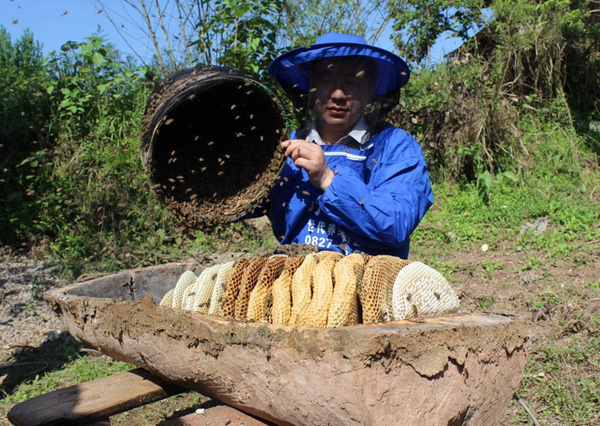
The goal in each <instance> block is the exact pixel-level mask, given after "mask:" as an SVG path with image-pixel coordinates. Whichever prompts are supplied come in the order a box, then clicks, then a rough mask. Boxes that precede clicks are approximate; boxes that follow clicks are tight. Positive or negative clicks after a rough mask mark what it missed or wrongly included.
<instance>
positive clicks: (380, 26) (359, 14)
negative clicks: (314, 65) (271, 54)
mask: <svg viewBox="0 0 600 426" xmlns="http://www.w3.org/2000/svg"><path fill="white" fill-rule="evenodd" d="M284 5H285V6H284V8H285V9H284V10H285V15H284V17H285V23H286V25H285V28H284V31H285V39H286V40H289V41H290V42H291V43H290V44H292V45H293V46H306V45H309V44H312V43H314V41H315V40H316V39H317V37H319V36H320V35H322V34H325V33H328V32H339V33H347V34H356V35H360V36H362V37H364V38H366V39H367V40H368V41H370V42H371V43H373V44H376V43H377V41H378V40H379V39H380V37H381V36H382V34H383V32H384V30H385V29H386V27H387V26H388V25H389V23H390V22H391V16H390V15H389V13H387V9H386V3H385V2H383V1H381V0H368V1H357V0H354V1H341V0H327V1H316V0H310V1H290V0H287V1H285V2H284Z"/></svg>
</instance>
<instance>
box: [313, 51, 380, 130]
mask: <svg viewBox="0 0 600 426" xmlns="http://www.w3.org/2000/svg"><path fill="white" fill-rule="evenodd" d="M313 72H314V74H313V82H314V88H313V89H312V90H314V96H315V113H316V115H317V129H318V130H319V133H321V134H323V133H325V134H327V133H329V132H332V133H334V134H341V135H342V136H343V135H345V134H347V133H348V132H349V131H350V130H352V128H353V127H354V126H355V125H356V123H357V122H358V120H359V119H360V117H362V115H363V113H364V111H365V107H366V105H367V103H368V102H370V100H371V97H372V92H373V85H372V82H371V76H370V75H369V72H368V71H367V69H366V68H365V61H364V60H361V59H355V58H343V59H339V58H338V59H324V60H321V61H319V62H318V63H317V64H316V65H315V68H314V71H313Z"/></svg>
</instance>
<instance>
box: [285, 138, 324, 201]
mask: <svg viewBox="0 0 600 426" xmlns="http://www.w3.org/2000/svg"><path fill="white" fill-rule="evenodd" d="M281 146H282V147H283V149H285V155H286V156H288V157H290V158H291V159H292V160H294V164H295V165H296V167H299V168H302V169H304V170H306V173H308V177H309V179H310V183H312V184H313V185H314V186H315V187H317V188H320V189H321V191H325V190H326V189H327V187H328V186H329V185H330V184H331V181H332V180H333V176H334V173H333V171H332V170H331V169H330V168H329V166H328V165H327V160H325V154H324V153H323V149H322V148H321V147H320V146H319V145H317V144H316V143H312V142H308V141H305V140H303V139H291V140H287V141H283V142H282V143H281Z"/></svg>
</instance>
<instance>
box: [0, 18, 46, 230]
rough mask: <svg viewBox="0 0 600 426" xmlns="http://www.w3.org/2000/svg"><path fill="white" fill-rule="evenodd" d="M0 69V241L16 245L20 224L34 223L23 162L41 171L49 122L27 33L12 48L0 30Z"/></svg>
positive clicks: (34, 45) (36, 53)
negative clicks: (15, 240) (38, 167)
mask: <svg viewBox="0 0 600 426" xmlns="http://www.w3.org/2000/svg"><path fill="white" fill-rule="evenodd" d="M0 69H2V72H1V73H0V122H2V126H1V127H0V205H2V206H4V209H5V210H4V212H3V214H1V215H0V235H3V236H4V238H5V239H6V240H8V241H14V238H15V236H16V235H17V234H19V232H20V229H21V228H22V227H23V224H22V222H23V221H24V222H26V223H31V219H32V218H31V215H30V210H31V209H30V207H31V206H30V203H29V199H28V194H27V189H26V188H25V187H24V186H23V185H22V182H23V180H24V179H26V178H27V175H28V173H29V170H25V167H23V166H24V162H28V164H30V165H31V164H33V165H34V167H37V166H38V165H39V162H38V160H39V159H40V158H42V157H43V156H44V153H45V149H46V147H47V144H46V141H45V127H46V125H47V123H48V121H49V119H50V103H49V99H48V96H47V94H46V92H45V90H44V86H45V84H47V81H48V77H47V75H46V74H45V70H44V66H43V57H42V47H41V45H40V43H39V42H35V41H34V40H33V35H32V34H31V32H29V31H25V32H24V33H23V36H22V37H21V38H20V39H18V40H16V41H15V42H14V43H13V42H11V40H10V36H9V34H8V32H7V31H6V30H5V29H4V27H0ZM32 153H33V155H32ZM30 155H32V157H29V156H30ZM27 158H31V160H29V161H27V160H26V159H27Z"/></svg>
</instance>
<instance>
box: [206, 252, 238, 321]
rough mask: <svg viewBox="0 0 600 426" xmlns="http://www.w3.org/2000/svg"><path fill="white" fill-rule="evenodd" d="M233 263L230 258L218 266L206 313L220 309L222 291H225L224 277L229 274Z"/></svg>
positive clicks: (216, 311)
mask: <svg viewBox="0 0 600 426" xmlns="http://www.w3.org/2000/svg"><path fill="white" fill-rule="evenodd" d="M234 264H235V261H234V260H231V261H229V262H227V263H223V264H221V267H220V268H219V272H218V273H217V280H216V282H215V287H214V288H213V292H212V294H211V296H210V306H209V308H208V313H209V314H211V315H214V314H217V313H218V312H219V309H220V307H221V306H220V303H221V298H222V297H223V292H224V291H225V277H227V275H228V274H229V271H231V269H232V268H233V265H234Z"/></svg>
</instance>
